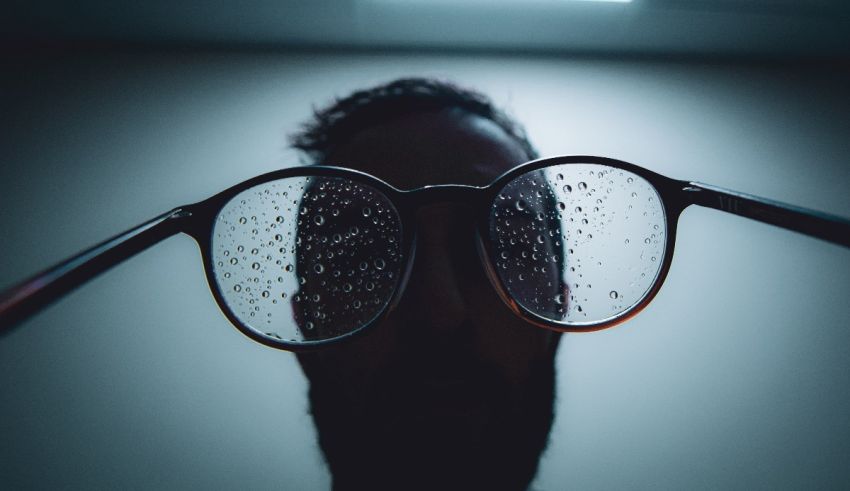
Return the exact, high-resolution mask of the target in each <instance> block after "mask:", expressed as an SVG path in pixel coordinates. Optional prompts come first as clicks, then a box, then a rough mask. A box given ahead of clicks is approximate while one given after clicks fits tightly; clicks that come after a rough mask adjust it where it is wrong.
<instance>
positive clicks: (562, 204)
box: [558, 201, 567, 211]
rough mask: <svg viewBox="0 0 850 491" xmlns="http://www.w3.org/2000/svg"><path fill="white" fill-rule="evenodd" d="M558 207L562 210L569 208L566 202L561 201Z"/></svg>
mask: <svg viewBox="0 0 850 491" xmlns="http://www.w3.org/2000/svg"><path fill="white" fill-rule="evenodd" d="M558 209H559V210H561V211H564V210H566V209H567V205H565V204H564V203H562V202H560V201H559V202H558Z"/></svg>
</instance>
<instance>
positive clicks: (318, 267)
mask: <svg viewBox="0 0 850 491" xmlns="http://www.w3.org/2000/svg"><path fill="white" fill-rule="evenodd" d="M313 270H314V271H315V272H316V273H318V274H322V273H324V271H325V267H324V266H322V265H321V264H320V263H317V264H316V265H315V266H313Z"/></svg>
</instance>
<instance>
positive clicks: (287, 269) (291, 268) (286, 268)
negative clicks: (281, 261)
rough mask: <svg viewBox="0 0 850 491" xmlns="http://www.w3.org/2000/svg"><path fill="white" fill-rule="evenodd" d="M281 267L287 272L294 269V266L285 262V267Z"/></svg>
mask: <svg viewBox="0 0 850 491" xmlns="http://www.w3.org/2000/svg"><path fill="white" fill-rule="evenodd" d="M283 269H284V271H286V272H287V273H291V272H292V270H293V269H295V268H294V267H293V266H292V265H291V264H287V265H286V267H285V268H283Z"/></svg>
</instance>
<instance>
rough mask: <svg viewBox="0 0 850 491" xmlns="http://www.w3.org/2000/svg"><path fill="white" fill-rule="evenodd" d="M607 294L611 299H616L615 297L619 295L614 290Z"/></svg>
mask: <svg viewBox="0 0 850 491" xmlns="http://www.w3.org/2000/svg"><path fill="white" fill-rule="evenodd" d="M608 296H609V297H611V298H613V299H616V298H617V297H619V296H620V294H619V293H617V292H615V291H614V290H611V293H609V294H608Z"/></svg>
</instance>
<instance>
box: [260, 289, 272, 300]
mask: <svg viewBox="0 0 850 491" xmlns="http://www.w3.org/2000/svg"><path fill="white" fill-rule="evenodd" d="M262 295H263V298H269V295H271V294H270V293H269V291H268V290H263V293H262Z"/></svg>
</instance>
